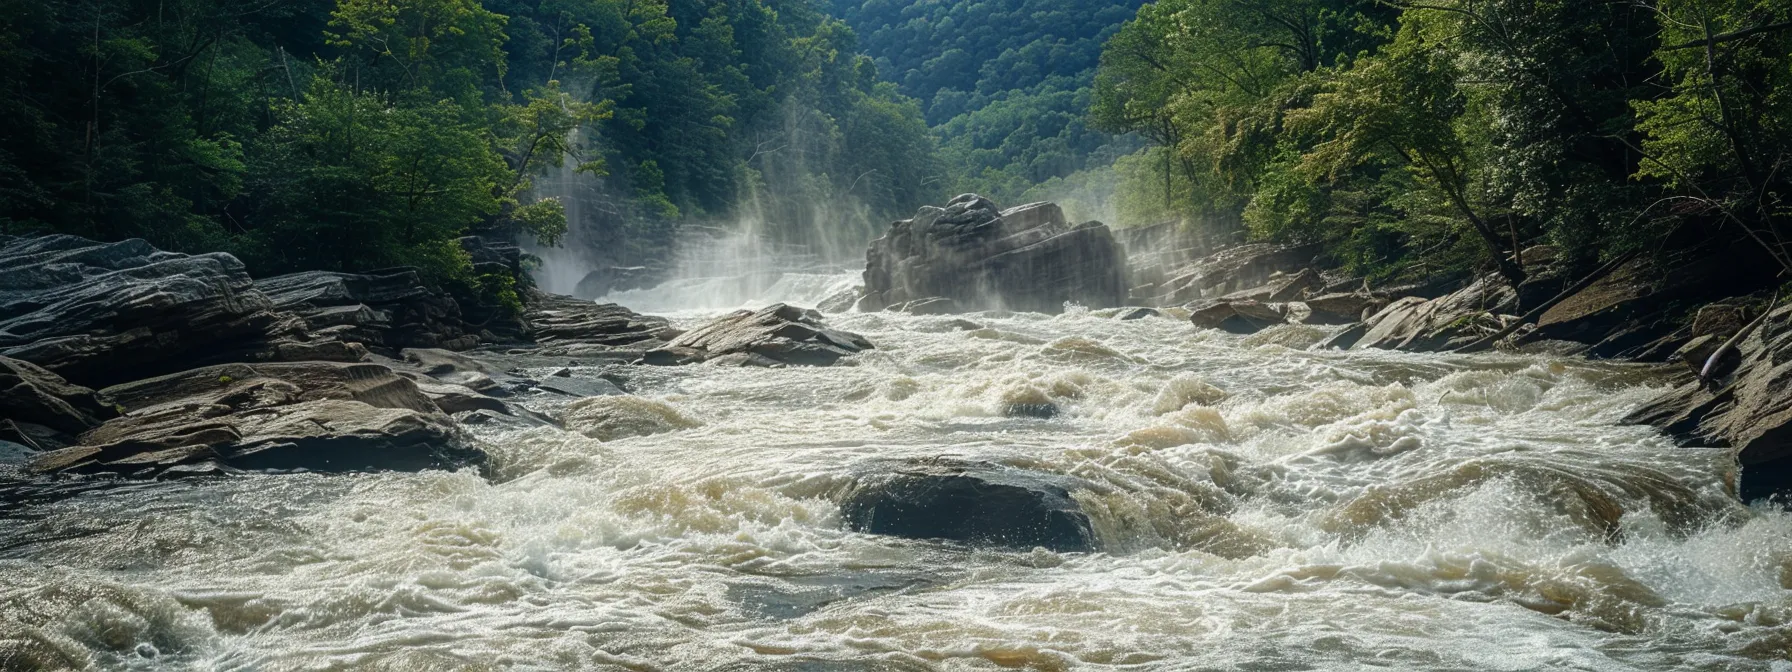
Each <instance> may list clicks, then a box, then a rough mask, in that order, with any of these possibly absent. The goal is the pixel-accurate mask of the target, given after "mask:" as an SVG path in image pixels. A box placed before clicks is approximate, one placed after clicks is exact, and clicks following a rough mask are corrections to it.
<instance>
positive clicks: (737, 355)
mask: <svg viewBox="0 0 1792 672" xmlns="http://www.w3.org/2000/svg"><path fill="white" fill-rule="evenodd" d="M872 347H873V346H872V345H871V342H870V341H868V340H865V337H863V336H860V335H858V334H855V333H852V332H847V331H839V330H835V329H829V328H828V327H827V325H825V324H822V322H821V313H818V312H816V311H814V310H810V309H807V308H798V307H796V306H791V305H786V304H782V303H778V304H773V305H770V306H766V307H765V308H761V309H759V310H740V311H735V312H734V313H732V314H730V315H728V316H726V317H723V318H721V319H719V320H716V321H714V322H711V323H709V324H706V325H703V326H702V327H698V328H696V329H692V330H691V331H690V332H688V333H685V334H684V335H681V336H679V337H677V338H674V339H672V342H670V343H667V344H666V346H665V347H663V348H659V349H657V350H653V351H651V352H648V353H647V356H646V358H645V359H644V361H645V362H646V363H648V364H660V365H677V364H691V363H696V362H705V361H710V362H715V363H717V364H731V365H738V366H779V365H786V364H788V365H797V366H827V365H829V364H833V363H835V362H838V361H840V359H841V358H843V357H847V356H849V355H853V354H857V353H859V352H863V351H865V350H870V349H872Z"/></svg>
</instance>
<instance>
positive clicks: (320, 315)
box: [256, 268, 481, 356]
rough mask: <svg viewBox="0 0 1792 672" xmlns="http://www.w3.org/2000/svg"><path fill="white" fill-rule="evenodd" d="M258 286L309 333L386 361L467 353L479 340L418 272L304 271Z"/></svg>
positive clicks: (458, 312)
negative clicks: (327, 333) (432, 352)
mask: <svg viewBox="0 0 1792 672" xmlns="http://www.w3.org/2000/svg"><path fill="white" fill-rule="evenodd" d="M256 287H258V288H260V289H261V291H262V292H264V293H266V294H267V296H268V298H269V299H271V300H272V301H273V304H274V307H275V308H278V309H280V310H284V311H289V312H292V313H294V314H296V315H298V316H300V317H302V318H304V320H305V322H306V324H308V325H309V326H310V328H311V329H314V330H322V329H336V330H338V332H339V333H341V334H342V335H343V338H345V339H346V340H353V341H356V342H359V343H363V344H366V345H367V346H368V347H369V348H370V349H372V350H374V351H375V352H379V353H381V354H384V355H387V356H392V355H394V354H396V353H397V351H398V350H401V349H404V348H447V349H450V350H465V349H467V348H471V347H473V346H475V345H478V344H479V342H480V340H481V337H480V335H479V334H478V333H470V331H469V328H468V326H467V323H466V321H465V319H463V317H462V315H461V308H460V304H459V303H457V302H456V301H455V300H454V299H453V298H451V297H449V296H448V295H446V294H443V293H442V292H440V291H437V290H435V289H432V288H431V287H429V286H428V285H426V284H424V282H423V278H422V277H421V276H419V275H417V271H416V269H411V268H395V269H391V270H386V271H376V272H373V273H338V272H334V271H306V272H303V273H293V274H290V275H279V276H274V277H271V278H263V279H261V280H258V281H256Z"/></svg>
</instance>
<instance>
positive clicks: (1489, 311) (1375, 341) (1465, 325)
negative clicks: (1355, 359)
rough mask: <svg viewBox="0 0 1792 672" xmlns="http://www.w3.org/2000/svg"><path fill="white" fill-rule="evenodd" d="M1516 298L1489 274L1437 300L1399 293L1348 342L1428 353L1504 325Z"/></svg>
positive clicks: (1459, 344)
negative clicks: (1504, 318) (1395, 298)
mask: <svg viewBox="0 0 1792 672" xmlns="http://www.w3.org/2000/svg"><path fill="white" fill-rule="evenodd" d="M1517 297H1518V293H1517V292H1516V291H1514V290H1513V289H1512V287H1511V286H1510V285H1508V284H1506V282H1505V280H1503V279H1502V278H1500V277H1499V276H1497V275H1491V274H1490V275H1486V276H1482V277H1481V278H1479V279H1477V280H1476V281H1475V282H1473V283H1470V284H1469V285H1468V286H1467V287H1464V288H1462V289H1459V290H1457V291H1455V292H1451V293H1449V294H1446V295H1444V296H1441V297H1438V298H1436V299H1422V298H1419V297H1416V296H1408V297H1403V298H1400V299H1398V300H1395V301H1394V302H1393V303H1390V304H1388V305H1387V306H1386V307H1384V308H1382V309H1381V310H1379V311H1377V312H1376V313H1375V314H1374V315H1371V316H1369V318H1368V319H1367V320H1364V322H1365V323H1366V324H1368V330H1367V331H1366V332H1365V333H1364V334H1363V336H1362V338H1361V339H1360V340H1358V341H1357V343H1356V344H1355V345H1353V346H1352V347H1353V348H1355V349H1362V348H1381V349H1387V350H1409V351H1415V352H1429V351H1434V350H1447V349H1450V348H1452V347H1458V346H1461V345H1466V344H1468V343H1470V342H1472V341H1474V340H1476V339H1479V338H1481V337H1482V336H1484V335H1486V334H1488V333H1492V332H1495V331H1498V330H1499V329H1500V328H1502V327H1503V326H1504V323H1503V322H1501V319H1502V318H1501V317H1500V316H1501V315H1504V314H1506V313H1508V312H1509V311H1511V310H1512V309H1513V307H1514V306H1516V305H1517V304H1516V303H1515V302H1516V300H1517ZM1507 319H1513V318H1507Z"/></svg>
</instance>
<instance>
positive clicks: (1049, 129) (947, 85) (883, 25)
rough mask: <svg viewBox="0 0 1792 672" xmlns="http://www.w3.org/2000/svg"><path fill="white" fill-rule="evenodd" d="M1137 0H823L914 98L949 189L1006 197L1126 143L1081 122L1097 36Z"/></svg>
mask: <svg viewBox="0 0 1792 672" xmlns="http://www.w3.org/2000/svg"><path fill="white" fill-rule="evenodd" d="M1139 5H1140V2H1139V1H1138V0H921V1H920V2H906V1H901V0H869V1H865V0H834V11H835V13H836V14H837V15H838V16H840V17H842V18H844V19H845V20H846V21H847V22H848V23H850V24H851V25H852V26H853V28H854V29H855V30H857V31H858V32H859V34H860V35H861V36H862V40H861V41H862V44H863V48H864V50H865V53H867V54H869V55H870V56H871V57H873V58H874V59H876V62H877V65H878V69H879V71H880V72H881V73H882V74H883V75H884V77H885V78H887V79H890V80H891V81H894V82H896V83H897V84H899V85H900V86H901V90H902V92H903V93H905V94H907V95H910V96H914V97H916V98H919V99H920V100H921V101H922V105H923V106H924V108H925V109H926V112H927V121H928V123H930V124H932V125H933V126H934V127H935V129H936V131H937V132H938V133H939V135H940V139H941V149H942V150H943V156H944V158H945V159H946V162H947V165H948V167H949V170H950V174H951V176H952V178H953V179H952V181H953V183H954V184H955V185H956V186H955V187H954V189H955V190H956V191H978V192H980V193H984V194H986V195H989V196H991V197H992V198H995V199H996V200H997V201H1002V202H1013V201H1015V200H1018V199H1021V198H1023V197H1024V196H1023V194H1024V192H1026V191H1027V190H1029V189H1030V188H1032V187H1034V186H1035V185H1038V184H1040V183H1042V182H1046V181H1049V180H1052V179H1053V178H1060V177H1064V176H1068V175H1071V174H1073V173H1075V172H1077V171H1079V170H1082V169H1084V168H1085V167H1089V166H1105V165H1106V164H1107V163H1108V162H1110V161H1112V160H1113V158H1114V156H1115V155H1117V154H1122V153H1125V152H1129V151H1131V150H1133V149H1134V148H1135V147H1136V142H1131V141H1130V139H1116V138H1115V137H1113V136H1111V135H1109V134H1107V133H1104V132H1101V131H1098V130H1094V129H1091V128H1090V127H1089V125H1088V121H1087V120H1088V111H1089V105H1090V101H1091V89H1090V85H1091V83H1092V82H1093V79H1094V72H1095V67H1096V64H1097V63H1098V61H1099V60H1100V56H1101V45H1102V43H1103V42H1104V41H1106V40H1107V39H1108V38H1109V36H1111V35H1113V34H1114V32H1115V31H1116V30H1118V28H1119V26H1120V24H1121V23H1122V22H1124V21H1126V20H1128V19H1131V18H1132V16H1133V13H1134V11H1135V10H1136V9H1137V8H1138V7H1139Z"/></svg>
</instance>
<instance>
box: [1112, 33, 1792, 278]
mask: <svg viewBox="0 0 1792 672" xmlns="http://www.w3.org/2000/svg"><path fill="white" fill-rule="evenodd" d="M1093 109H1094V112H1093V119H1094V121H1095V123H1096V125H1097V126H1098V127H1099V128H1102V129H1105V130H1108V131H1111V132H1134V133H1138V134H1140V135H1142V136H1144V137H1146V138H1149V139H1150V140H1151V141H1152V142H1153V144H1154V146H1153V147H1151V148H1149V149H1147V150H1144V151H1142V152H1140V153H1139V154H1138V155H1136V156H1135V157H1132V162H1133V163H1132V165H1133V166H1134V167H1135V168H1144V170H1134V171H1132V172H1130V173H1123V174H1120V175H1118V176H1116V178H1115V181H1116V182H1117V184H1116V186H1115V188H1116V191H1117V193H1118V196H1116V200H1118V201H1120V202H1121V204H1122V206H1123V208H1122V209H1123V210H1125V211H1126V212H1125V213H1123V214H1125V215H1126V216H1127V217H1128V218H1130V219H1133V220H1135V221H1137V220H1151V219H1153V218H1156V217H1161V216H1163V215H1165V214H1172V213H1174V214H1178V215H1180V216H1183V217H1191V218H1192V217H1194V216H1198V215H1201V214H1207V213H1212V212H1215V211H1227V210H1231V211H1242V213H1243V221H1244V222H1245V224H1246V226H1247V227H1248V229H1249V233H1250V234H1251V235H1253V236H1255V237H1258V238H1262V239H1273V240H1287V241H1308V242H1320V243H1324V244H1326V245H1327V249H1329V250H1330V251H1331V252H1332V253H1333V254H1334V255H1335V256H1336V257H1337V258H1338V259H1339V260H1340V261H1342V262H1345V263H1347V264H1350V265H1352V266H1353V267H1355V268H1357V269H1358V270H1361V271H1364V272H1369V273H1382V274H1386V273H1391V272H1393V271H1395V270H1396V269H1406V268H1413V267H1415V265H1418V266H1424V265H1428V266H1432V267H1436V266H1442V267H1454V268H1462V267H1466V266H1469V265H1484V266H1486V267H1489V268H1493V269H1495V270H1498V271H1500V272H1501V273H1502V274H1504V275H1506V276H1507V277H1508V278H1510V279H1512V280H1514V281H1519V280H1522V279H1523V277H1524V271H1523V270H1522V268H1521V264H1520V257H1519V253H1520V252H1521V251H1522V250H1523V249H1524V248H1525V247H1527V246H1529V245H1531V244H1534V243H1539V242H1552V243H1556V244H1558V245H1559V246H1560V248H1561V249H1563V250H1565V251H1567V252H1568V253H1569V254H1571V255H1574V256H1575V257H1576V258H1580V259H1592V258H1596V257H1599V256H1610V255H1613V254H1618V253H1622V252H1626V251H1631V250H1638V249H1640V248H1645V247H1651V246H1653V247H1656V248H1659V247H1660V245H1661V242H1662V241H1663V240H1664V237H1666V236H1668V235H1670V234H1671V233H1673V232H1686V231H1695V232H1697V233H1699V234H1701V235H1704V236H1706V237H1711V236H1731V237H1736V238H1746V239H1748V240H1751V241H1754V242H1755V243H1757V244H1758V246H1757V249H1759V250H1760V251H1761V252H1762V253H1763V255H1764V256H1763V258H1770V259H1773V260H1775V261H1776V262H1777V263H1778V264H1779V265H1780V266H1782V267H1785V268H1788V269H1792V254H1789V252H1788V248H1787V245H1786V243H1787V240H1788V237H1792V222H1788V221H1787V220H1788V217H1789V216H1792V210H1789V209H1788V207H1787V205H1786V203H1785V201H1784V200H1782V199H1784V198H1785V194H1789V193H1792V190H1789V188H1792V174H1788V170H1787V168H1789V167H1792V166H1788V165H1787V164H1788V162H1789V161H1792V5H1788V4H1786V3H1784V2H1773V1H1757V0H1656V1H1654V2H1644V3H1638V2H1630V1H1628V0H1624V1H1618V0H1435V1H1432V2H1425V3H1417V2H1411V3H1409V2H1403V1H1394V2H1376V1H1372V0H1162V1H1160V2H1157V3H1154V4H1152V5H1147V6H1146V7H1144V8H1142V9H1141V10H1140V11H1139V13H1138V15H1137V16H1136V17H1135V18H1134V19H1133V20H1132V21H1130V22H1128V23H1127V24H1126V25H1125V27H1124V28H1123V29H1121V30H1120V32H1119V33H1118V34H1116V35H1115V36H1114V37H1113V38H1112V39H1111V40H1109V41H1108V42H1107V44H1106V45H1105V47H1104V51H1103V54H1102V59H1101V67H1100V70H1099V74H1098V75H1097V78H1096V86H1095V101H1094V104H1093ZM1153 192H1155V195H1156V198H1155V199H1153V198H1149V197H1148V196H1149V195H1150V194H1152V193H1153ZM1414 262H1418V263H1417V264H1415V263H1414Z"/></svg>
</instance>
